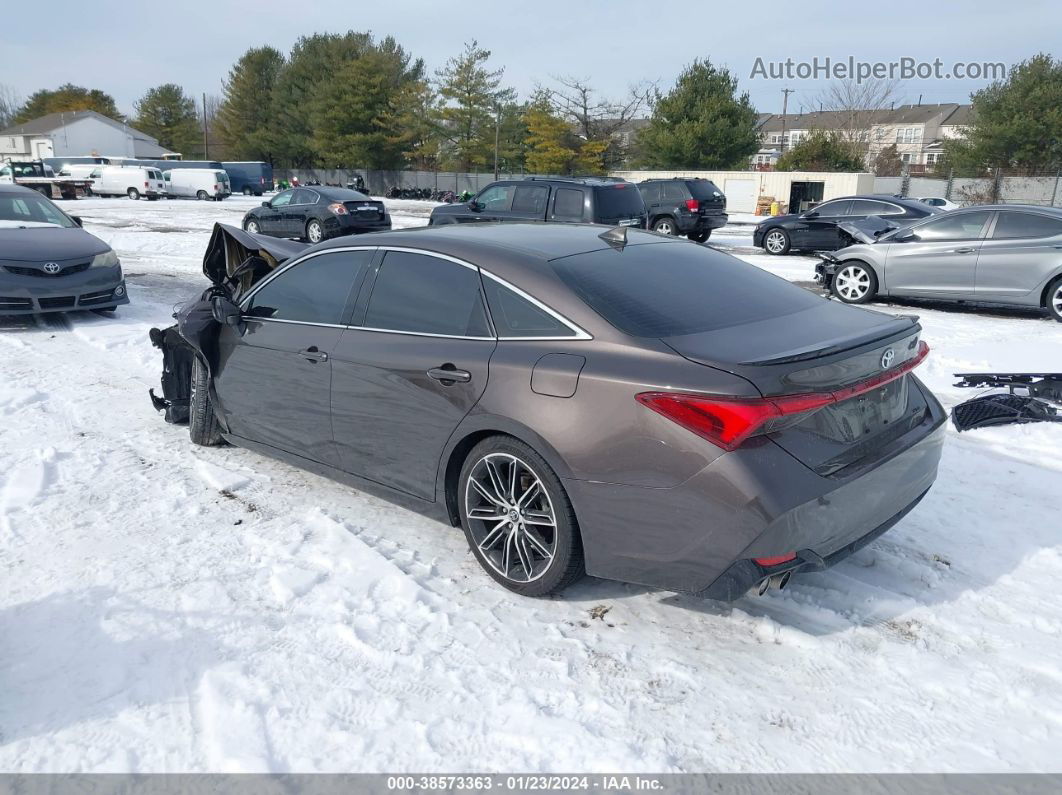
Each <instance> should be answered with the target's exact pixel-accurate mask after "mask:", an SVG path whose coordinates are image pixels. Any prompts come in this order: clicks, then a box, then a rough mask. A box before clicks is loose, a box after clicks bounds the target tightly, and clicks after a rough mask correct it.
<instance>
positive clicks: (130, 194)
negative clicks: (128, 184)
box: [125, 188, 140, 201]
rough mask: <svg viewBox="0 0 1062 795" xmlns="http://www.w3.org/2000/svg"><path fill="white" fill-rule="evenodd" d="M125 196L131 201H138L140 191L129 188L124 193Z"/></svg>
mask: <svg viewBox="0 0 1062 795" xmlns="http://www.w3.org/2000/svg"><path fill="white" fill-rule="evenodd" d="M125 195H126V196H128V197H129V198H130V199H132V200H133V201H138V200H139V199H140V191H138V190H137V189H136V188H130V189H129V190H127V191H126V192H125Z"/></svg>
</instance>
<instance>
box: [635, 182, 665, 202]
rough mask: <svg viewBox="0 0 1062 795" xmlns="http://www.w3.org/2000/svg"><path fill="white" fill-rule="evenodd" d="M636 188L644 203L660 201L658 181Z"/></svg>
mask: <svg viewBox="0 0 1062 795" xmlns="http://www.w3.org/2000/svg"><path fill="white" fill-rule="evenodd" d="M638 190H639V191H640V192H641V194H642V199H643V200H645V203H646V204H648V203H649V202H658V201H660V183H659V182H650V183H649V184H648V185H639V186H638Z"/></svg>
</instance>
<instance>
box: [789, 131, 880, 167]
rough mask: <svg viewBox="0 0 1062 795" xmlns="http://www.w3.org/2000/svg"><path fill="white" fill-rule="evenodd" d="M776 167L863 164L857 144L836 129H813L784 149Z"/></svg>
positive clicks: (859, 165)
mask: <svg viewBox="0 0 1062 795" xmlns="http://www.w3.org/2000/svg"><path fill="white" fill-rule="evenodd" d="M774 168H775V170H776V171H863V170H864V169H865V168H866V166H865V165H864V163H863V156H862V154H860V152H859V149H858V145H857V144H856V143H853V142H852V141H849V140H847V139H846V138H845V137H844V135H843V134H842V133H838V132H836V131H829V132H827V131H824V130H812V131H811V133H810V134H809V135H808V136H807V137H806V138H804V139H803V140H801V141H800V142H799V143H797V144H794V145H793V146H791V147H790V148H789V149H787V150H786V152H785V154H783V155H782V156H781V157H780V158H778V162H777V163H775V165H774Z"/></svg>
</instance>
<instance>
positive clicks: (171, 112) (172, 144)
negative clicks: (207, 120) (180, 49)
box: [133, 83, 203, 154]
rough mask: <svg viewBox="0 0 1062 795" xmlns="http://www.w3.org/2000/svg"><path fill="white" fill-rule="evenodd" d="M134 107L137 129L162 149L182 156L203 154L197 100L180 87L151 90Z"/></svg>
mask: <svg viewBox="0 0 1062 795" xmlns="http://www.w3.org/2000/svg"><path fill="white" fill-rule="evenodd" d="M134 107H135V109H136V119H135V120H134V121H133V126H134V127H136V128H137V129H138V130H141V131H142V132H146V133H147V134H148V135H150V136H152V137H153V138H157V139H158V141H159V145H160V146H162V147H164V148H166V149H169V150H170V151H172V152H181V153H182V154H192V153H198V152H201V151H202V139H203V131H202V129H200V126H199V116H198V114H197V113H196V105H195V100H194V99H192V98H191V97H189V96H187V95H186V94H185V93H184V89H182V88H181V87H180V86H179V85H177V84H176V83H165V84H163V85H161V86H157V87H156V88H152V89H149V90H148V92H147V93H146V94H144V96H142V97H141V98H140V99H139V100H137V102H136V103H135V105H134Z"/></svg>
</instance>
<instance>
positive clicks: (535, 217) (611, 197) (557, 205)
mask: <svg viewBox="0 0 1062 795" xmlns="http://www.w3.org/2000/svg"><path fill="white" fill-rule="evenodd" d="M472 221H550V222H552V223H567V224H607V225H609V226H633V227H637V228H639V229H645V224H646V214H645V204H644V203H643V202H642V196H641V193H639V192H638V188H637V187H636V186H635V185H633V184H632V183H630V182H623V181H616V180H609V179H605V178H601V179H598V178H594V177H590V178H585V179H577V178H572V179H563V178H559V177H558V178H556V179H542V178H539V177H530V178H528V179H518V180H501V181H499V182H492V183H490V185H488V186H487V187H485V188H484V189H483V190H481V191H480V192H479V193H477V194H476V195H475V196H474V197H473V198H472V200H471V201H469V202H467V203H465V204H444V205H441V206H439V207H436V208H435V209H434V210H432V211H431V219H430V220H429V221H428V225H429V226H439V225H440V224H464V223H469V222H472Z"/></svg>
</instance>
